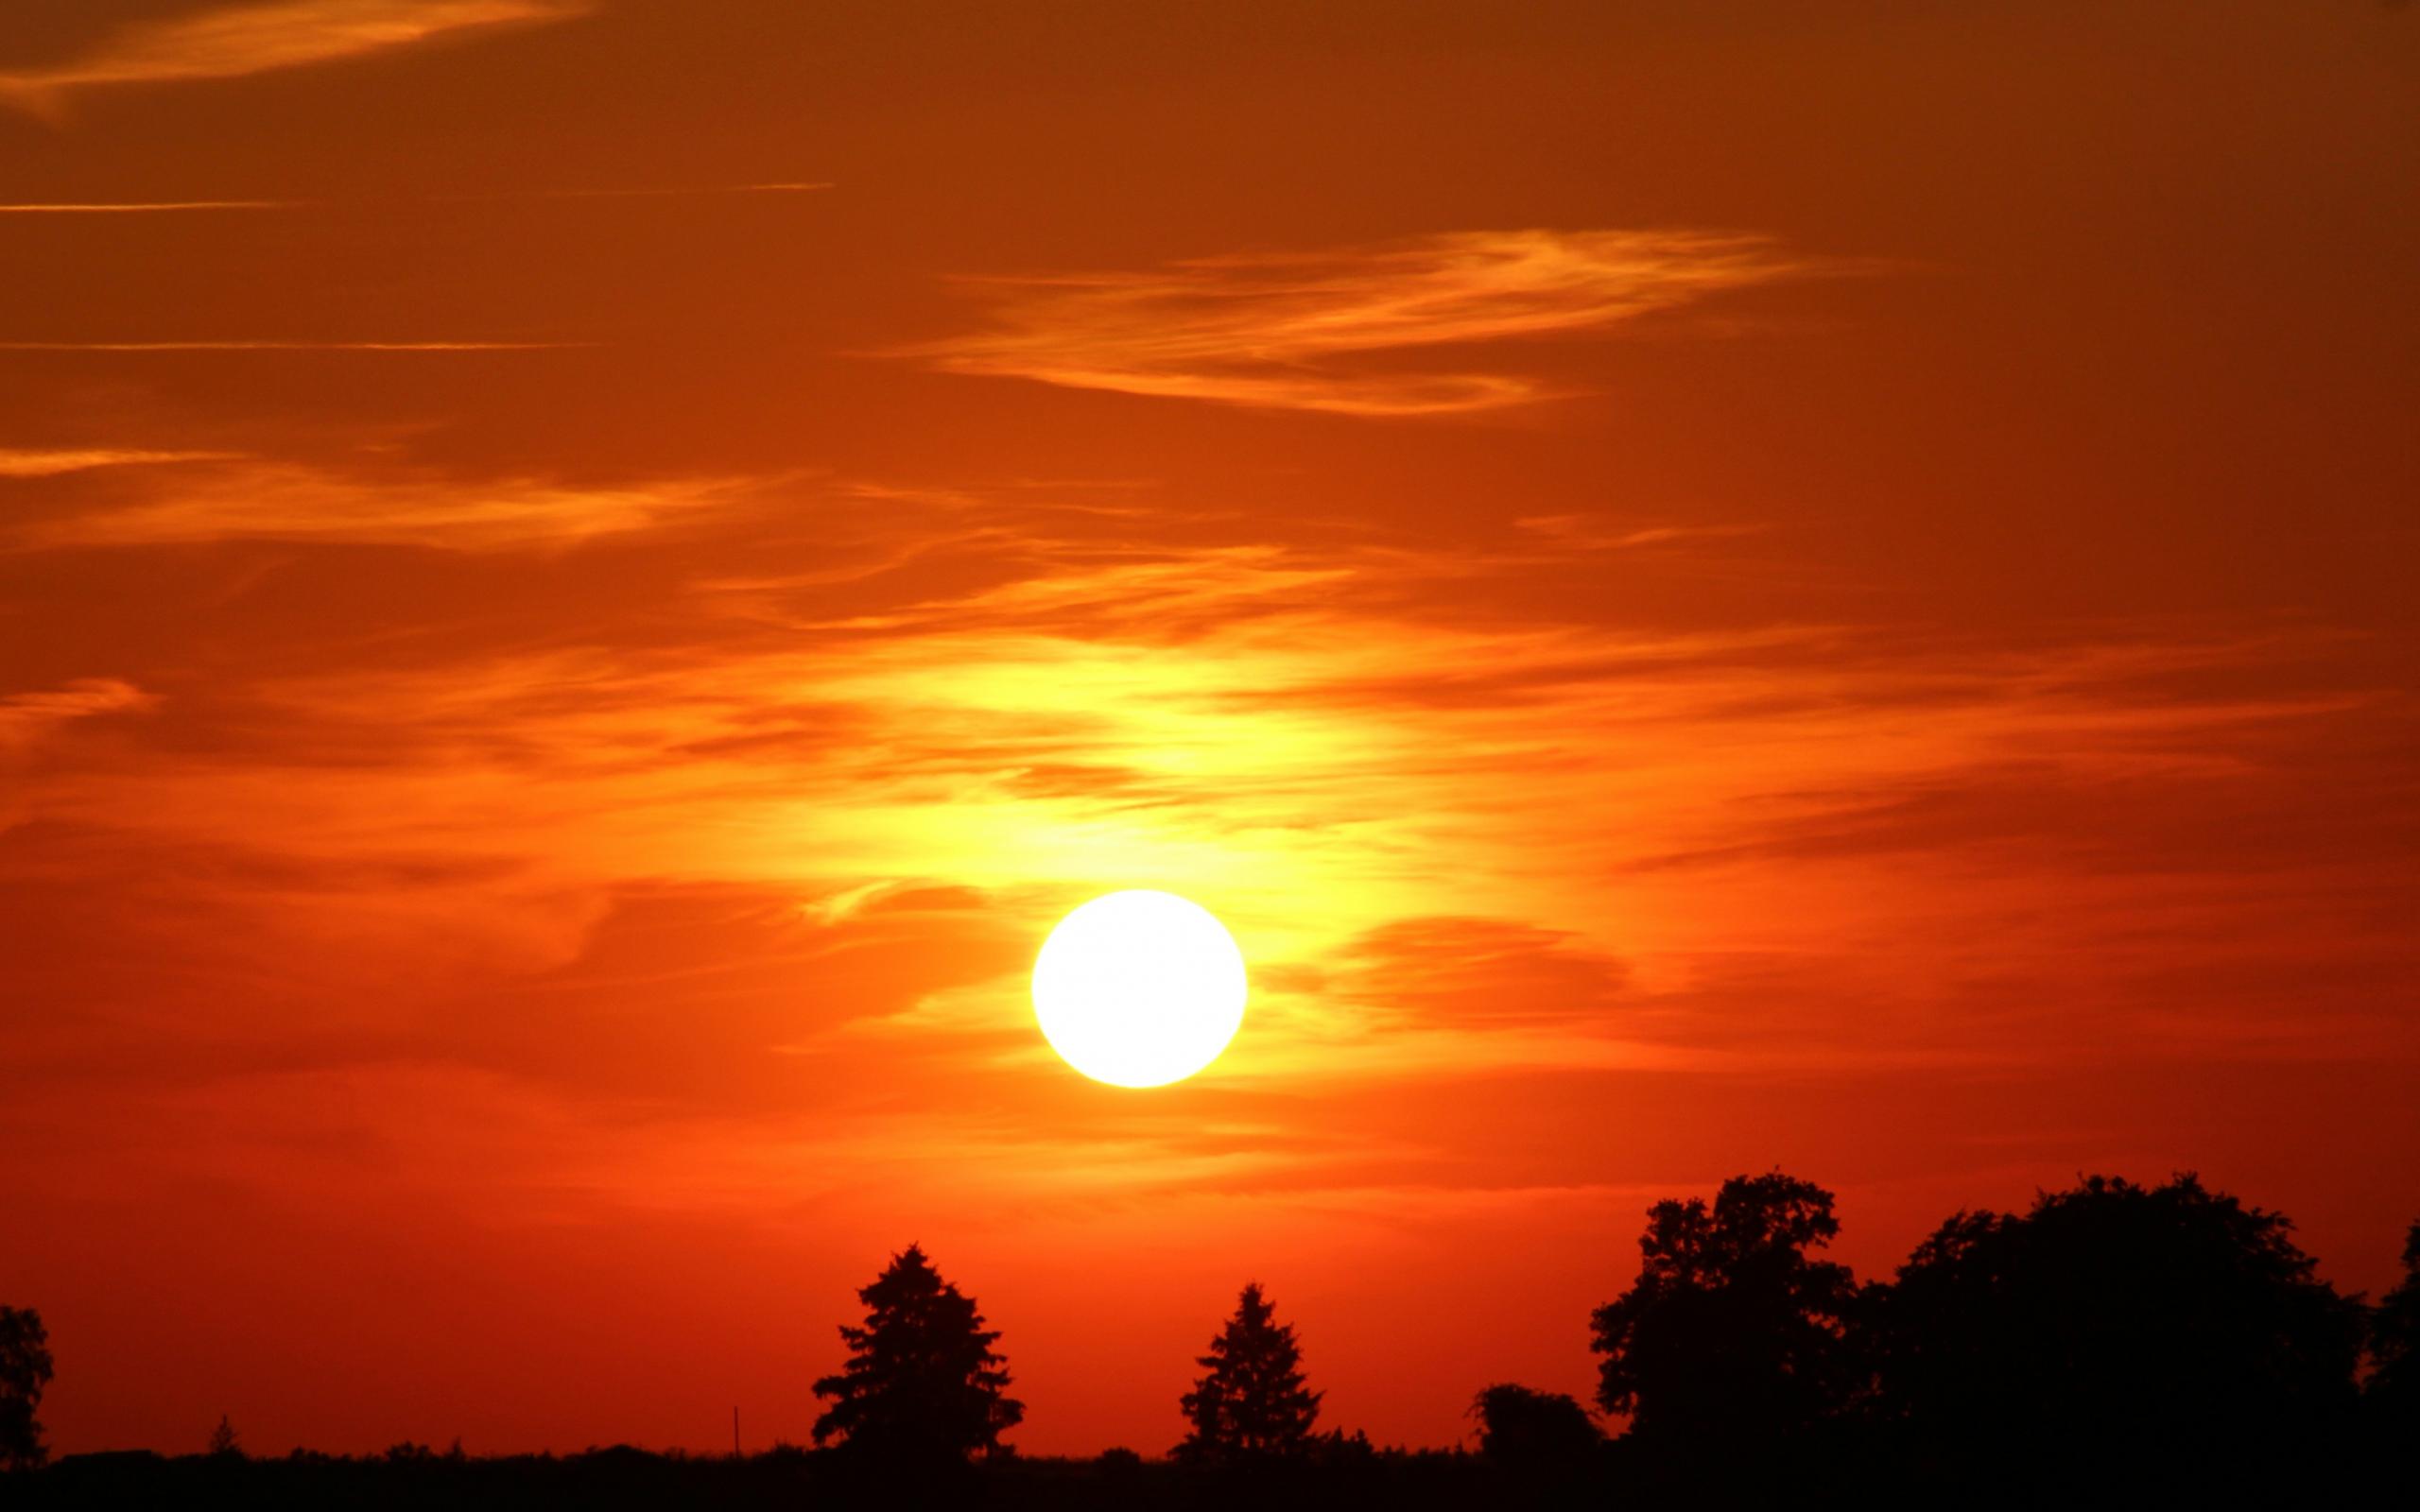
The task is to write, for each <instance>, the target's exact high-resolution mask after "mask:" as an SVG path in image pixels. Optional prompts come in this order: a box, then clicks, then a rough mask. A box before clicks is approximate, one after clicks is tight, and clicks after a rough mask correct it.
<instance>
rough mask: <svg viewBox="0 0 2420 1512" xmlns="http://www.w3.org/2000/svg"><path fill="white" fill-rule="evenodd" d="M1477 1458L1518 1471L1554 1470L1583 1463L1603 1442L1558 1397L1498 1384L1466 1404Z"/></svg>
mask: <svg viewBox="0 0 2420 1512" xmlns="http://www.w3.org/2000/svg"><path fill="white" fill-rule="evenodd" d="M1471 1416H1473V1417H1477V1418H1478V1452H1480V1453H1482V1454H1484V1455H1486V1456H1487V1457H1488V1458H1489V1459H1492V1460H1497V1461H1500V1462H1502V1463H1503V1464H1506V1465H1511V1466H1514V1467H1518V1468H1522V1469H1532V1468H1535V1469H1554V1468H1561V1467H1565V1466H1569V1465H1573V1464H1576V1463H1578V1462H1580V1461H1582V1460H1584V1459H1586V1458H1587V1457H1588V1454H1589V1453H1590V1452H1591V1451H1593V1450H1595V1449H1596V1447H1597V1445H1598V1444H1599V1442H1601V1441H1602V1440H1603V1438H1604V1435H1603V1434H1601V1433H1599V1431H1598V1428H1597V1425H1596V1423H1594V1422H1593V1421H1591V1420H1590V1419H1589V1417H1588V1412H1587V1409H1586V1408H1584V1407H1582V1406H1581V1405H1580V1403H1578V1402H1576V1401H1574V1400H1571V1399H1570V1398H1569V1397H1566V1396H1564V1394H1563V1393H1561V1392H1559V1391H1532V1390H1531V1389H1530V1388H1529V1387H1528V1386H1516V1385H1513V1384H1510V1383H1499V1384H1496V1385H1493V1386H1488V1387H1486V1388H1484V1389H1482V1390H1481V1391H1480V1392H1479V1394H1478V1396H1477V1397H1476V1398H1474V1399H1473V1400H1472V1401H1471Z"/></svg>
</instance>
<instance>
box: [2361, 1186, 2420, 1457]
mask: <svg viewBox="0 0 2420 1512" xmlns="http://www.w3.org/2000/svg"><path fill="white" fill-rule="evenodd" d="M2370 1329H2371V1334H2370V1359H2371V1361H2372V1363H2373V1364H2374V1365H2375V1366H2376V1368H2375V1369H2374V1370H2373V1371H2372V1372H2371V1375H2370V1383H2369V1390H2368V1397H2369V1400H2370V1402H2371V1404H2372V1406H2373V1407H2374V1408H2376V1409H2377V1410H2378V1411H2380V1412H2383V1413H2386V1414H2387V1415H2388V1416H2390V1417H2401V1418H2403V1419H2405V1420H2407V1421H2420V1223H2415V1224H2413V1225H2412V1226H2411V1232H2410V1233H2409V1234H2407V1235H2406V1236H2405V1237H2404V1241H2403V1280H2400V1281H2398V1282H2396V1283H2395V1287H2394V1290H2393V1291H2391V1292H2389V1293H2387V1294H2386V1296H2385V1297H2383V1298H2381V1299H2380V1300H2379V1302H2378V1307H2377V1314H2375V1315H2374V1316H2373V1317H2372V1319H2371V1322H2370Z"/></svg>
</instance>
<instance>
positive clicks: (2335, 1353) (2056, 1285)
mask: <svg viewBox="0 0 2420 1512" xmlns="http://www.w3.org/2000/svg"><path fill="white" fill-rule="evenodd" d="M2290 1229H2291V1225H2290V1224H2289V1223H2288V1222H2287V1220H2286V1219H2285V1218H2284V1217H2282V1216H2280V1215H2278V1214H2276V1213H2272V1212H2263V1211H2260V1210H2259V1209H2256V1208H2246V1207H2244V1206H2243V1205H2242V1204H2241V1203H2239V1202H2238V1201H2237V1200H2236V1199H2235V1198H2233V1197H2230V1196H2225V1195H2222V1194H2216V1193H2212V1192H2209V1191H2206V1190H2204V1188H2203V1186H2202V1184H2201V1182H2200V1181H2199V1180H2198V1179H2196V1178H2195V1177H2191V1176H2179V1177H2175V1178H2174V1179H2172V1180H2170V1181H2169V1182H2168V1183H2167V1184H2166V1185H2164V1186H2159V1187H2152V1188H2148V1189H2147V1188H2144V1187H2139V1186H2135V1185H2134V1184H2132V1183H2131V1182H2127V1181H2123V1180H2118V1179H2113V1178H2109V1177H2089V1178H2087V1179H2086V1180H2085V1181H2084V1182H2083V1185H2081V1186H2079V1187H2077V1188H2076V1189H2075V1190H2074V1191H2071V1192H2058V1193H2048V1194H2043V1195H2041V1196H2039V1197H2038V1198H2036V1200H2035V1201H2034V1204H2033V1208H2032V1211H2030V1212H2028V1213H2026V1214H2024V1215H2023V1216H2010V1215H2002V1214H1998V1213H1992V1212H1964V1213H1960V1214H1958V1215H1957V1216H1955V1217H1953V1218H1951V1219H1950V1220H1949V1221H1948V1222H1946V1223H1945V1224H1943V1225H1942V1226H1941V1228H1940V1229H1938V1230H1937V1231H1935V1232H1934V1233H1933V1235H1932V1236H1931V1237H1930V1238H1929V1239H1927V1240H1926V1241H1925V1242H1924V1243H1923V1244H1922V1245H1921V1246H1918V1247H1917V1249H1916V1251H1915V1253H1914V1255H1913V1256H1912V1257H1910V1260H1909V1262H1908V1263H1907V1264H1905V1265H1903V1266H1901V1267H1900V1269H1899V1275H1898V1280H1896V1281H1895V1282H1893V1283H1891V1284H1889V1285H1887V1286H1876V1287H1874V1288H1870V1289H1869V1298H1868V1306H1867V1308H1866V1312H1867V1314H1868V1331H1869V1332H1870V1334H1871V1340H1872V1348H1873V1350H1874V1359H1875V1364H1876V1370H1877V1390H1876V1408H1877V1410H1878V1411H1879V1412H1880V1413H1881V1414H1882V1415H1883V1416H1885V1417H1888V1418H1890V1419H1893V1420H1894V1421H1896V1422H1898V1423H1899V1424H1901V1425H1902V1426H1903V1428H1905V1429H1906V1430H1907V1431H1908V1432H1910V1433H1911V1434H1912V1435H1914V1436H1915V1438H1916V1439H1917V1440H1918V1441H1919V1442H1920V1443H1925V1444H1930V1445H1934V1446H1938V1447H1939V1448H1940V1449H1942V1450H1944V1451H1945V1452H1950V1453H1951V1454H1952V1455H1953V1456H1954V1457H1957V1458H1959V1459H1962V1460H1972V1459H1974V1458H1977V1457H1979V1456H1984V1455H1989V1456H1992V1457H1994V1458H1999V1457H2002V1456H2007V1457H2010V1458H2011V1460H2012V1461H2013V1462H2014V1463H2022V1464H2045V1465H2047V1464H2052V1463H2055V1462H2060V1461H2066V1462H2075V1461H2079V1460H2092V1461H2097V1462H2102V1463H2108V1462H2110V1461H2111V1459H2112V1456H2117V1457H2119V1458H2123V1459H2127V1460H2130V1461H2135V1462H2137V1463H2141V1464H2145V1465H2148V1464H2150V1463H2151V1461H2152V1457H2154V1456H2155V1457H2156V1460H2157V1464H2158V1466H2159V1473H2160V1474H2162V1475H2163V1476H2167V1475H2170V1474H2172V1473H2175V1472H2176V1471H2177V1469H2179V1468H2180V1467H2181V1468H2182V1469H2186V1470H2191V1471H2196V1472H2199V1471H2201V1470H2203V1469H2207V1468H2208V1467H2211V1466H2214V1465H2219V1464H2226V1465H2230V1466H2239V1465H2242V1464H2244V1463H2245V1457H2246V1456H2247V1455H2249V1454H2251V1453H2252V1452H2253V1450H2254V1449H2255V1447H2256V1446H2257V1445H2258V1444H2260V1443H2262V1442H2264V1441H2267V1442H2273V1443H2274V1442H2283V1441H2286V1440H2289V1439H2295V1438H2296V1437H2297V1435H2307V1431H2308V1430H2309V1429H2310V1428H2312V1427H2313V1426H2315V1425H2316V1424H2318V1423H2320V1422H2323V1421H2325V1420H2328V1419H2330V1418H2332V1417H2334V1416H2336V1415H2338V1414H2341V1413H2342V1411H2343V1410H2344V1409H2345V1408H2347V1407H2349V1405H2350V1403H2351V1400H2352V1392H2353V1372H2354V1366H2355V1364H2356V1362H2357V1359H2358V1355H2359V1348H2360V1338H2361V1326H2362V1319H2361V1311H2360V1306H2359V1303H2358V1302H2357V1301H2352V1300H2348V1299H2346V1298H2343V1297H2338V1296H2337V1295H2336V1292H2335V1289H2334V1288H2333V1287H2330V1286H2329V1285H2327V1284H2326V1283H2325V1282H2324V1281H2321V1280H2317V1279H2316V1278H2315V1277H2314V1275H2313V1274H2312V1263H2311V1261H2310V1259H2309V1258H2308V1256H2306V1255H2304V1254H2303V1252H2302V1251H2301V1250H2299V1249H2297V1248H2296V1247H2295V1246H2294V1244H2293V1242H2292V1240H2291V1238H2290Z"/></svg>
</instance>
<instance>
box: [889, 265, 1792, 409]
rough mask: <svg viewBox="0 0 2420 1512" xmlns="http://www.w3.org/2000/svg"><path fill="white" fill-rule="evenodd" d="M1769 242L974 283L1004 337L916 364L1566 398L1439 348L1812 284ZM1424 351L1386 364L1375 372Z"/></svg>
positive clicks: (1107, 384) (1349, 403) (1495, 403)
mask: <svg viewBox="0 0 2420 1512" xmlns="http://www.w3.org/2000/svg"><path fill="white" fill-rule="evenodd" d="M1815 266H1817V265H1815V264H1814V263H1812V262H1810V261H1809V260H1806V259H1804V258H1798V257H1793V256H1790V255H1789V254H1787V253H1785V252H1783V251H1782V250H1781V249H1778V248H1776V247H1774V246H1773V245H1772V243H1771V242H1770V241H1768V240H1766V239H1764V238H1761V237H1755V236H1740V235H1726V234H1720V233H1715V232H1655V231H1577V232H1559V231H1502V232H1456V233H1453V234H1450V235H1440V236H1429V237H1423V238H1419V239H1416V240H1411V241H1406V242H1399V243H1393V244H1390V245H1384V246H1376V247H1359V248H1343V249H1335V250H1330V251H1321V252H1302V253H1267V254H1255V255H1232V256H1224V257H1209V258H1198V259H1193V260H1190V261H1186V262H1181V263H1176V264H1173V265H1170V266H1167V267H1165V268H1160V269H1156V270H1153V271H1150V272H1135V273H1070V274H1063V275H1054V276H1047V277H1035V278H1024V279H989V280H979V281H971V282H973V283H975V284H976V286H977V287H978V288H981V289H983V290H985V291H988V292H989V293H991V294H992V296H993V297H994V300H995V301H996V304H997V309H996V311H995V317H994V325H993V326H992V328H991V329H989V330H986V331H979V332H975V333H972V334H969V335H962V336H955V337H950V338H947V339H944V340H941V341H934V342H929V343H926V344H924V345H921V346H916V347H910V348H905V349H902V350H901V351H900V352H898V353H897V354H898V355H902V356H908V357H913V358H917V359H921V360H923V361H925V362H926V363H929V364H930V365H931V366H933V367H936V368H939V369H942V370H944V371H948V372H961V373H975V374H981V375H986V376H992V377H1010V378H1030V379H1035V380H1038V381H1040V382H1043V383H1049V384H1058V385H1061V386H1063V387H1070V388H1105V389H1112V390H1115V391H1117V392H1120V393H1130V394H1151V395H1159V396H1163V397H1168V398H1179V399H1207V400H1216V401H1219V402H1222V403H1227V404H1252V405H1262V406H1267V407H1272V408H1281V409H1311V410H1325V411H1330V412H1333V413H1337V414H1347V415H1431V414H1449V413H1453V412H1456V411H1464V410H1484V409H1495V408H1501V407H1503V406H1506V405H1511V404H1530V403H1532V402H1535V401H1538V400H1541V399H1547V398H1551V397H1554V394H1555V392H1556V390H1555V389H1554V388H1553V387H1551V386H1550V385H1547V384H1546V383H1544V382H1542V381H1541V380H1538V379H1535V378H1531V377H1526V376H1523V375H1522V374H1520V373H1519V372H1517V371H1514V370H1510V368H1509V365H1507V364H1505V363H1504V362H1503V360H1502V358H1500V357H1496V356H1491V357H1489V358H1486V359H1476V358H1468V359H1461V360H1455V361H1450V362H1449V361H1447V360H1444V359H1443V358H1440V357H1438V356H1436V355H1434V354H1433V353H1431V352H1429V351H1428V350H1427V349H1433V348H1439V347H1473V346H1480V345H1485V344H1490V343H1496V342H1502V341H1507V340H1513V339H1517V338H1528V337H1539V336H1548V335H1568V334H1575V333H1583V332H1595V331H1602V330H1605V329H1608V328H1611V327H1615V326H1617V325H1619V324H1621V323H1622V322H1625V321H1628V320H1633V319H1636V318H1639V317H1641V316H1644V315H1647V314H1649V313H1651V312H1653V311H1657V310H1664V309H1669V308H1672V307H1674V306H1678V305H1682V304H1686V303H1689V302H1691V301H1696V300H1700V299H1703V298H1705V297H1707V296H1708V295H1711V294H1715V293H1718V292H1720V291H1721V290H1724V289H1730V288H1737V287H1739V286H1742V285H1745V284H1751V283H1763V282H1767V281H1769V280H1772V279H1775V278H1781V277H1785V276H1788V275H1790V274H1794V273H1804V272H1807V271H1810V270H1812V269H1813V268H1814V267H1815ZM1402 352H1412V353H1415V354H1416V355H1414V356H1411V357H1406V358H1403V359H1401V361H1400V362H1398V363H1395V364H1391V365H1387V366H1379V365H1378V364H1376V363H1374V362H1373V361H1372V360H1371V359H1380V358H1385V357H1387V356H1388V355H1389V354H1393V353H1402Z"/></svg>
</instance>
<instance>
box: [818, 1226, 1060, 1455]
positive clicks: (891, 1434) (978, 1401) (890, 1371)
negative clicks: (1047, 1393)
mask: <svg viewBox="0 0 2420 1512" xmlns="http://www.w3.org/2000/svg"><path fill="white" fill-rule="evenodd" d="M857 1299H858V1300H859V1301H861V1302H863V1303H864V1304H865V1306H866V1321H865V1326H864V1327H863V1328H851V1327H849V1326H848V1325H846V1324H843V1325H841V1328H840V1337H841V1338H842V1339H844V1340H846V1341H847V1342H848V1346H849V1351H850V1352H849V1362H848V1364H847V1365H846V1366H843V1367H842V1369H841V1371H840V1373H839V1374H838V1375H833V1376H825V1377H824V1378H823V1379H822V1380H821V1381H818V1382H817V1383H815V1394H816V1395H817V1396H819V1397H828V1398H830V1399H831V1400H832V1405H831V1406H830V1407H828V1408H826V1409H825V1410H824V1413H823V1415H822V1416H821V1417H818V1418H817V1419H816V1421H815V1441H816V1442H817V1443H818V1444H821V1443H823V1442H824V1441H826V1440H827V1439H830V1438H833V1437H835V1436H836V1435H837V1436H838V1437H839V1438H840V1439H841V1440H842V1441H843V1442H845V1443H846V1444H847V1445H848V1446H849V1447H850V1448H852V1449H854V1450H858V1451H861V1452H870V1453H875V1454H880V1455H883V1456H884V1457H887V1458H898V1459H903V1460H915V1461H923V1462H944V1461H962V1460H964V1459H965V1458H966V1456H967V1455H969V1454H972V1453H977V1452H981V1453H985V1454H993V1453H997V1452H999V1451H1000V1448H1001V1445H1000V1435H1001V1434H1003V1433H1005V1432H1007V1431H1008V1430H1009V1429H1011V1428H1013V1427H1015V1426H1016V1424H1017V1423H1018V1422H1019V1421H1020V1420H1021V1419H1022V1418H1023V1417H1025V1404H1024V1403H1023V1402H1021V1401H1017V1400H1013V1399H1011V1397H1009V1396H1008V1395H1007V1392H1008V1386H1009V1373H1008V1371H1007V1370H1006V1369H1004V1368H1002V1367H1003V1366H1005V1365H1006V1364H1007V1361H1006V1360H1005V1359H1003V1358H1002V1357H1001V1356H1000V1355H999V1354H998V1353H997V1352H996V1351H994V1349H993V1348H992V1346H993V1345H994V1344H995V1343H997V1342H998V1341H999V1337H1000V1335H999V1332H998V1331H997V1330H993V1329H986V1328H984V1327H983V1314H980V1313H978V1312H977V1311H976V1309H975V1301H974V1299H973V1298H972V1297H964V1296H961V1295H959V1290H958V1288H957V1287H956V1286H954V1285H952V1284H950V1283H949V1282H947V1281H945V1280H942V1278H941V1274H940V1273H939V1272H938V1271H936V1270H934V1269H933V1265H932V1262H930V1261H929V1260H926V1259H925V1252H924V1250H923V1249H922V1248H921V1247H920V1246H915V1245H910V1246H908V1248H907V1250H906V1252H905V1253H902V1254H898V1255H894V1256H892V1257H891V1261H890V1266H889V1267H888V1268H886V1269H885V1270H884V1271H883V1273H882V1274H881V1275H880V1276H878V1277H876V1278H875V1279H874V1280H873V1284H872V1285H870V1286H866V1287H864V1288H861V1289H860V1290H859V1291H858V1293H857Z"/></svg>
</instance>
